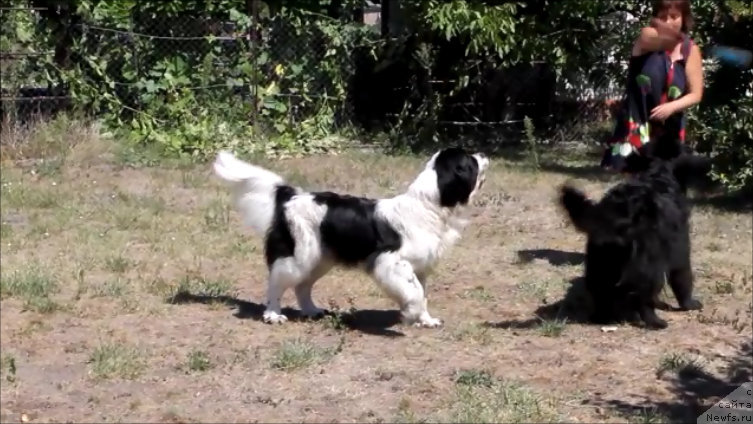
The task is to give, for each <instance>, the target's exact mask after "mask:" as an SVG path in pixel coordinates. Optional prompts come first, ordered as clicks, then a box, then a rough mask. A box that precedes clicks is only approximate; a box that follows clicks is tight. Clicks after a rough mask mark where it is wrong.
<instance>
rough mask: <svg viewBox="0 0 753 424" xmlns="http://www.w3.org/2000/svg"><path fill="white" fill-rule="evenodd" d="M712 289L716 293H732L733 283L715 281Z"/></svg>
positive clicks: (733, 291)
mask: <svg viewBox="0 0 753 424" xmlns="http://www.w3.org/2000/svg"><path fill="white" fill-rule="evenodd" d="M714 291H715V292H716V294H733V293H735V285H734V284H732V282H731V281H717V282H716V284H714Z"/></svg>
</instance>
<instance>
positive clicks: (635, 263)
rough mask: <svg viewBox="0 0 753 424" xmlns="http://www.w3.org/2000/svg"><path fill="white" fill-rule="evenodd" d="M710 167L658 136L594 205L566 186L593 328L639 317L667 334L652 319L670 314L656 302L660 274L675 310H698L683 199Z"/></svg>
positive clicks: (563, 195)
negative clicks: (582, 250)
mask: <svg viewBox="0 0 753 424" xmlns="http://www.w3.org/2000/svg"><path fill="white" fill-rule="evenodd" d="M710 166H711V165H710V160H709V159H707V158H704V157H700V156H694V155H691V154H688V153H687V152H685V151H684V149H683V146H682V145H681V144H680V142H679V141H677V140H666V139H661V138H660V139H657V140H653V141H651V142H650V143H647V144H646V145H645V146H644V148H643V149H641V151H640V152H639V154H634V155H631V156H630V157H629V158H628V162H627V168H626V171H627V172H628V173H629V174H631V178H629V179H628V180H627V181H625V182H622V183H620V184H619V185H617V186H615V187H613V188H612V189H611V190H609V192H607V193H606V194H605V195H604V197H603V198H602V199H601V201H600V202H598V203H596V202H594V201H592V200H590V199H588V197H586V195H585V194H583V193H582V192H581V191H579V190H578V189H576V188H574V187H572V186H570V185H568V184H565V185H564V186H563V187H562V188H561V192H560V203H561V204H562V206H563V207H564V208H565V210H567V213H568V215H569V216H570V219H571V221H572V222H573V224H574V225H575V227H576V228H577V229H578V230H579V231H582V232H584V233H586V234H587V236H588V242H587V245H586V264H585V279H586V289H587V290H588V292H589V293H590V295H591V297H592V299H593V303H594V312H593V315H592V317H591V320H592V321H593V322H595V323H600V324H603V323H607V322H612V321H614V320H618V319H620V318H621V317H622V315H623V312H633V314H634V313H635V312H637V313H638V315H639V316H640V318H641V320H642V321H643V322H644V323H645V324H646V326H647V327H648V328H653V329H662V328H666V327H667V322H666V321H664V320H663V319H661V318H659V317H658V316H657V315H656V309H663V310H667V309H670V308H669V305H667V304H666V303H664V302H661V301H659V298H658V296H659V293H660V292H661V289H662V287H663V286H664V279H665V275H666V277H667V280H668V281H669V285H670V287H671V288H672V291H673V292H674V295H675V297H676V298H677V301H678V303H679V305H680V309H681V310H697V309H701V308H702V307H703V305H702V304H701V302H699V301H698V300H696V299H694V298H693V272H692V269H691V262H690V229H689V219H690V205H689V202H688V199H687V195H686V193H687V186H688V183H689V180H690V178H691V177H692V176H694V175H700V174H705V173H707V172H708V171H709V170H710Z"/></svg>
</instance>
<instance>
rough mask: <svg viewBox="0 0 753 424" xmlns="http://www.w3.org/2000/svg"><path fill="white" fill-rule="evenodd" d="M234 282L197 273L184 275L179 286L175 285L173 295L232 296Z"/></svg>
mask: <svg viewBox="0 0 753 424" xmlns="http://www.w3.org/2000/svg"><path fill="white" fill-rule="evenodd" d="M232 289H233V284H232V283H231V282H230V281H228V280H225V279H222V278H219V279H211V280H210V279H208V278H206V277H204V276H202V275H200V274H197V273H189V274H186V275H184V276H183V277H182V278H181V279H180V280H179V281H178V285H177V287H174V290H173V295H177V294H186V293H190V294H192V295H197V296H206V297H222V296H231V295H232V294H233V293H232Z"/></svg>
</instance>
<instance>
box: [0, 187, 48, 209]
mask: <svg viewBox="0 0 753 424" xmlns="http://www.w3.org/2000/svg"><path fill="white" fill-rule="evenodd" d="M61 196H62V194H61V192H60V189H59V187H57V186H53V185H51V184H49V183H47V184H45V185H37V184H32V183H29V182H25V181H24V182H15V183H9V184H7V185H6V184H3V186H2V193H0V197H2V199H3V208H8V209H19V210H22V209H23V210H28V209H53V208H57V207H59V206H60V205H61V203H62V197H61Z"/></svg>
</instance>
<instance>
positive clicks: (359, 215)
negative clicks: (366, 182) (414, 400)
mask: <svg viewBox="0 0 753 424" xmlns="http://www.w3.org/2000/svg"><path fill="white" fill-rule="evenodd" d="M312 194H313V195H314V202H316V203H318V204H320V205H326V206H327V213H326V214H325V215H324V219H323V220H322V223H321V225H320V232H321V237H322V245H323V247H324V248H325V249H326V250H327V251H328V252H327V253H329V254H330V255H332V257H333V259H334V260H335V261H337V262H338V263H340V264H343V265H347V266H356V265H358V264H361V263H363V262H364V261H366V260H367V259H368V258H369V257H370V256H372V255H374V254H375V253H377V254H378V253H382V252H390V251H396V250H398V249H400V247H401V245H402V238H401V237H400V234H398V232H397V231H396V230H395V229H394V228H393V227H392V226H391V225H390V224H389V223H388V222H387V221H385V220H384V219H381V218H379V217H378V216H376V214H375V213H376V206H377V201H376V200H374V199H367V198H363V197H356V196H349V195H342V194H337V193H332V192H318V193H312Z"/></svg>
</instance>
